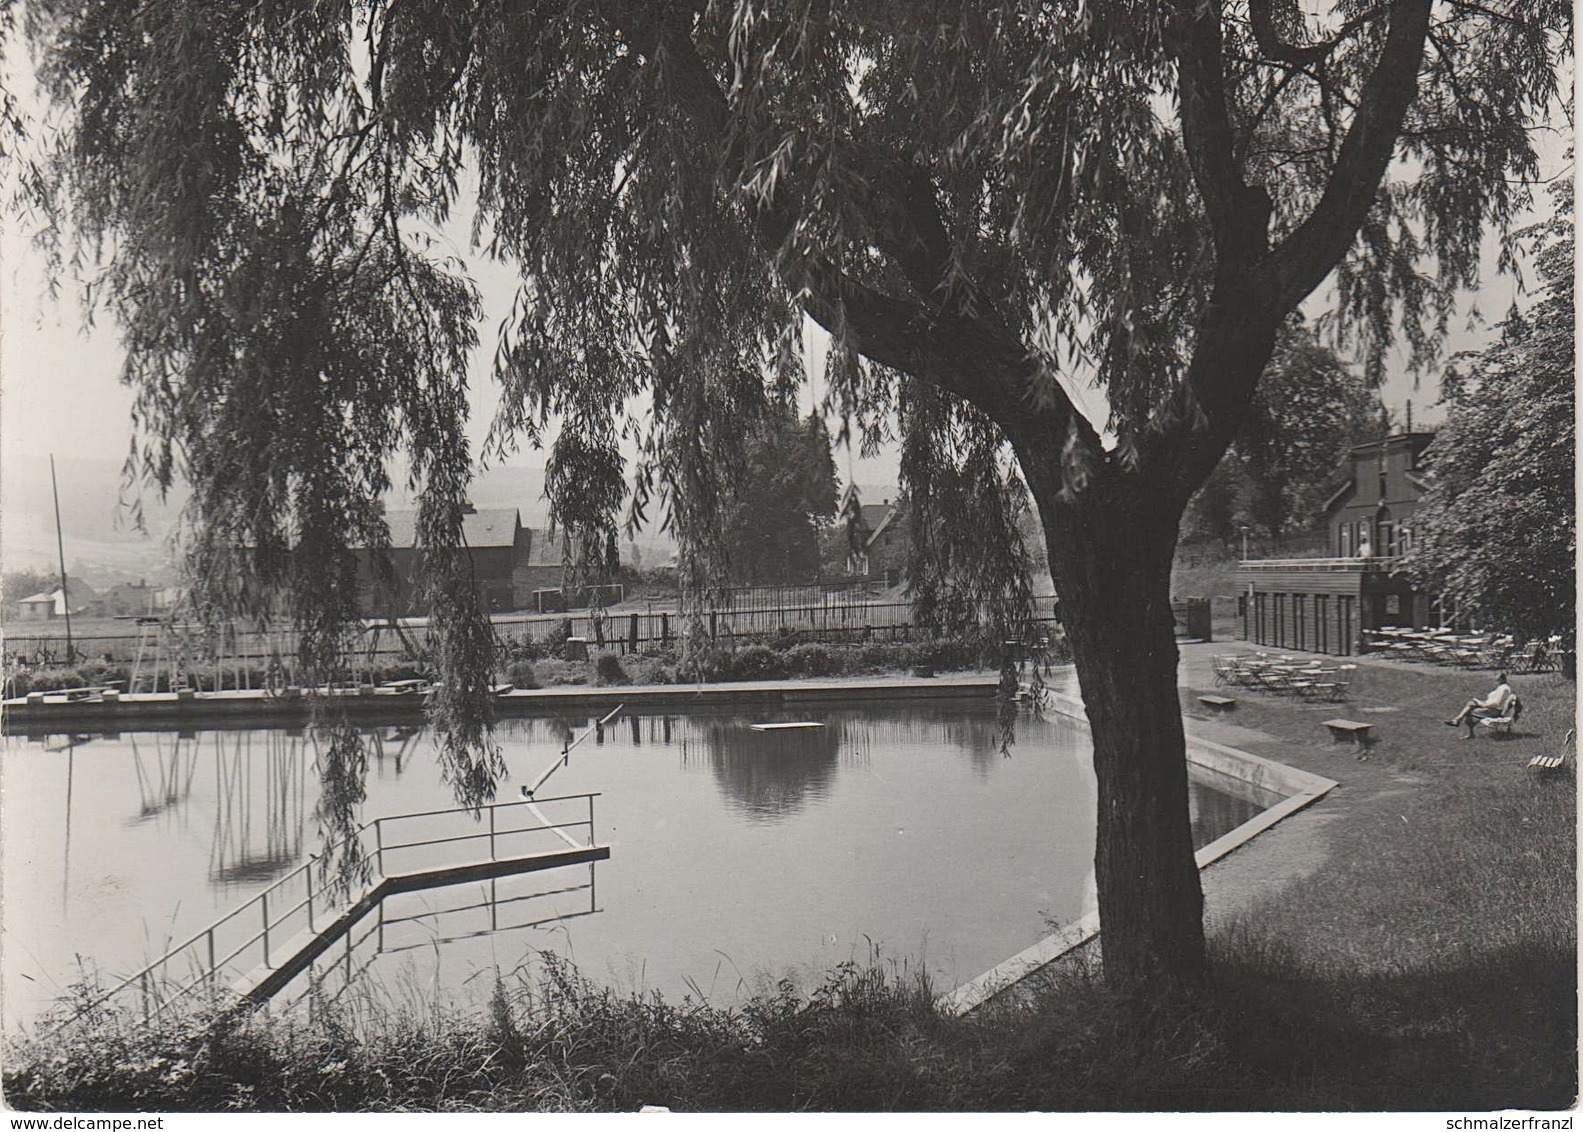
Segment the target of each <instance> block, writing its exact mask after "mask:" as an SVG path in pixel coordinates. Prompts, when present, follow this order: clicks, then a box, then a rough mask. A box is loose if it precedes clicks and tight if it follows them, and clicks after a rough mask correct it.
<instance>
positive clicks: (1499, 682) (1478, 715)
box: [1445, 672, 1517, 739]
mask: <svg viewBox="0 0 1583 1132" xmlns="http://www.w3.org/2000/svg"><path fill="white" fill-rule="evenodd" d="M1516 698H1517V693H1516V692H1514V691H1512V686H1511V685H1510V684H1508V683H1507V682H1506V673H1504V672H1502V673H1501V674H1500V675H1499V676H1497V677H1496V678H1495V690H1494V691H1492V692H1491V693H1490V694H1489V695H1487V696H1485V697H1484V698H1483V699H1482V700H1469V701H1468V702H1467V703H1466V704H1465V705H1463V708H1462V710H1461V711H1459V712H1457V714H1456V716H1455V717H1454V718H1452V719H1448V720H1446V721H1445V723H1446V726H1447V727H1462V726H1466V727H1467V729H1468V733H1467V734H1466V735H1464V736H1462V737H1463V738H1464V739H1471V738H1473V726H1474V724H1476V723H1478V721H1479V720H1481V719H1493V718H1497V717H1500V716H1504V715H1505V714H1506V712H1507V710H1508V709H1509V708H1510V707H1511V702H1512V700H1514V699H1516Z"/></svg>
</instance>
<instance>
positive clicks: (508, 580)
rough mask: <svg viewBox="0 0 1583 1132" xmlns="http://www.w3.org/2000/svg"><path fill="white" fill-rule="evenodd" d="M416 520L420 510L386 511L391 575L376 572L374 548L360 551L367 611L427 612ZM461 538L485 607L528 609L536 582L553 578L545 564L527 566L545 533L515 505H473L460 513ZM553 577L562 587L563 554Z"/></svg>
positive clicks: (390, 614)
mask: <svg viewBox="0 0 1583 1132" xmlns="http://www.w3.org/2000/svg"><path fill="white" fill-rule="evenodd" d="M417 523H418V513H417V512H416V511H391V512H389V513H388V514H387V515H386V516H385V524H386V526H388V527H389V529H390V565H391V568H392V572H393V574H394V578H393V579H392V580H389V581H384V580H381V579H380V578H378V577H377V576H376V574H375V572H374V568H373V553H372V551H369V550H362V551H360V552H359V562H358V572H359V576H360V577H361V578H362V579H363V595H364V598H363V612H364V614H365V615H368V616H376V617H401V616H407V615H413V614H423V613H426V612H428V610H427V609H426V608H425V607H424V606H423V604H422V602H421V600H420V592H421V587H420V586H419V585H418V584H417V583H418V577H417V569H418V550H417V546H416V543H417ZM462 539H463V542H464V544H465V546H466V548H467V553H468V555H469V556H470V557H471V559H472V566H473V577H474V580H475V583H476V585H477V587H478V599H479V603H480V604H481V605H482V606H483V608H484V610H485V611H486V612H490V613H494V612H501V611H504V610H510V609H525V608H527V607H528V606H530V605H531V604H532V601H533V593H532V591H533V589H534V588H535V587H534V585H533V581H534V580H535V579H537V578H540V577H543V578H546V579H548V578H549V577H550V573H549V571H547V570H545V569H533V570H529V569H528V563H529V561H530V559H531V557H532V550H533V544H534V543H535V542H540V541H544V540H543V539H542V532H537V531H533V530H530V529H529V528H527V527H524V526H523V525H522V517H521V513H520V512H519V511H518V510H517V509H516V508H514V507H493V508H484V509H481V510H470V511H469V512H468V513H467V514H465V515H464V516H463V517H462ZM553 576H554V582H553V584H554V585H557V586H558V585H559V584H560V560H559V558H557V559H556V562H555V569H554V575H553Z"/></svg>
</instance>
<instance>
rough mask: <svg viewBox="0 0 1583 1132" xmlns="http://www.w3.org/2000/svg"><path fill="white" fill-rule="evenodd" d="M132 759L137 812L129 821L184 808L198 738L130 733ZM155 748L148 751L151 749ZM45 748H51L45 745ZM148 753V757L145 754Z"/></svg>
mask: <svg viewBox="0 0 1583 1132" xmlns="http://www.w3.org/2000/svg"><path fill="white" fill-rule="evenodd" d="M129 739H130V740H131V743H132V761H133V765H134V766H135V767H136V768H137V797H138V807H137V813H136V814H135V815H134V816H133V817H132V818H130V819H129V820H131V821H133V822H144V821H149V820H151V819H153V818H157V817H159V816H161V815H162V814H165V813H166V812H168V811H172V810H176V809H181V808H184V807H185V805H186V802H187V799H188V798H189V797H190V796H191V794H192V775H193V771H194V769H195V768H196V766H197V763H198V740H197V738H196V736H194V735H192V734H190V733H186V732H183V733H178V734H177V735H176V736H175V737H174V740H171V737H170V736H168V735H161V734H159V733H158V732H156V733H155V734H154V735H152V736H148V735H145V736H143V740H144V741H143V742H142V743H139V742H138V736H136V735H131V736H129ZM150 747H151V748H152V750H149V749H148V748H150ZM45 749H46V750H47V749H48V747H47V746H46V748H45ZM145 756H146V757H145Z"/></svg>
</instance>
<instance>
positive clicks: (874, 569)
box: [841, 485, 908, 586]
mask: <svg viewBox="0 0 1583 1132" xmlns="http://www.w3.org/2000/svg"><path fill="white" fill-rule="evenodd" d="M841 514H843V515H845V516H846V517H847V523H848V539H849V545H851V547H852V550H851V553H850V554H849V555H848V558H847V569H848V570H849V571H850V572H851V573H853V574H861V575H863V576H864V577H867V578H870V579H873V580H875V581H883V582H884V583H885V584H886V585H890V586H893V585H895V584H896V583H897V582H899V581H901V579H902V575H903V574H904V573H905V572H906V567H907V540H908V530H907V510H906V507H905V506H903V504H902V502H901V501H900V500H897V501H896V502H894V503H893V502H891V501H890V500H889V499H882V500H881V501H880V502H878V503H864V502H863V501H862V500H861V499H859V498H858V493H857V488H856V487H854V486H850V485H849V486H848V487H847V489H846V493H845V494H844V495H843V496H842V499H841Z"/></svg>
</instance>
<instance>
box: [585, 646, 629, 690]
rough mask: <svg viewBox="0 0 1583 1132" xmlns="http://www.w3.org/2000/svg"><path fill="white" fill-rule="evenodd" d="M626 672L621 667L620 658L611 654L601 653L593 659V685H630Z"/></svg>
mask: <svg viewBox="0 0 1583 1132" xmlns="http://www.w3.org/2000/svg"><path fill="white" fill-rule="evenodd" d="M631 682H632V681H631V680H629V679H628V678H627V670H626V669H625V668H623V667H621V658H620V657H619V656H617V655H616V654H615V653H613V652H602V653H600V654H599V655H598V656H597V657H595V658H594V683H595V684H630V683H631Z"/></svg>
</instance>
